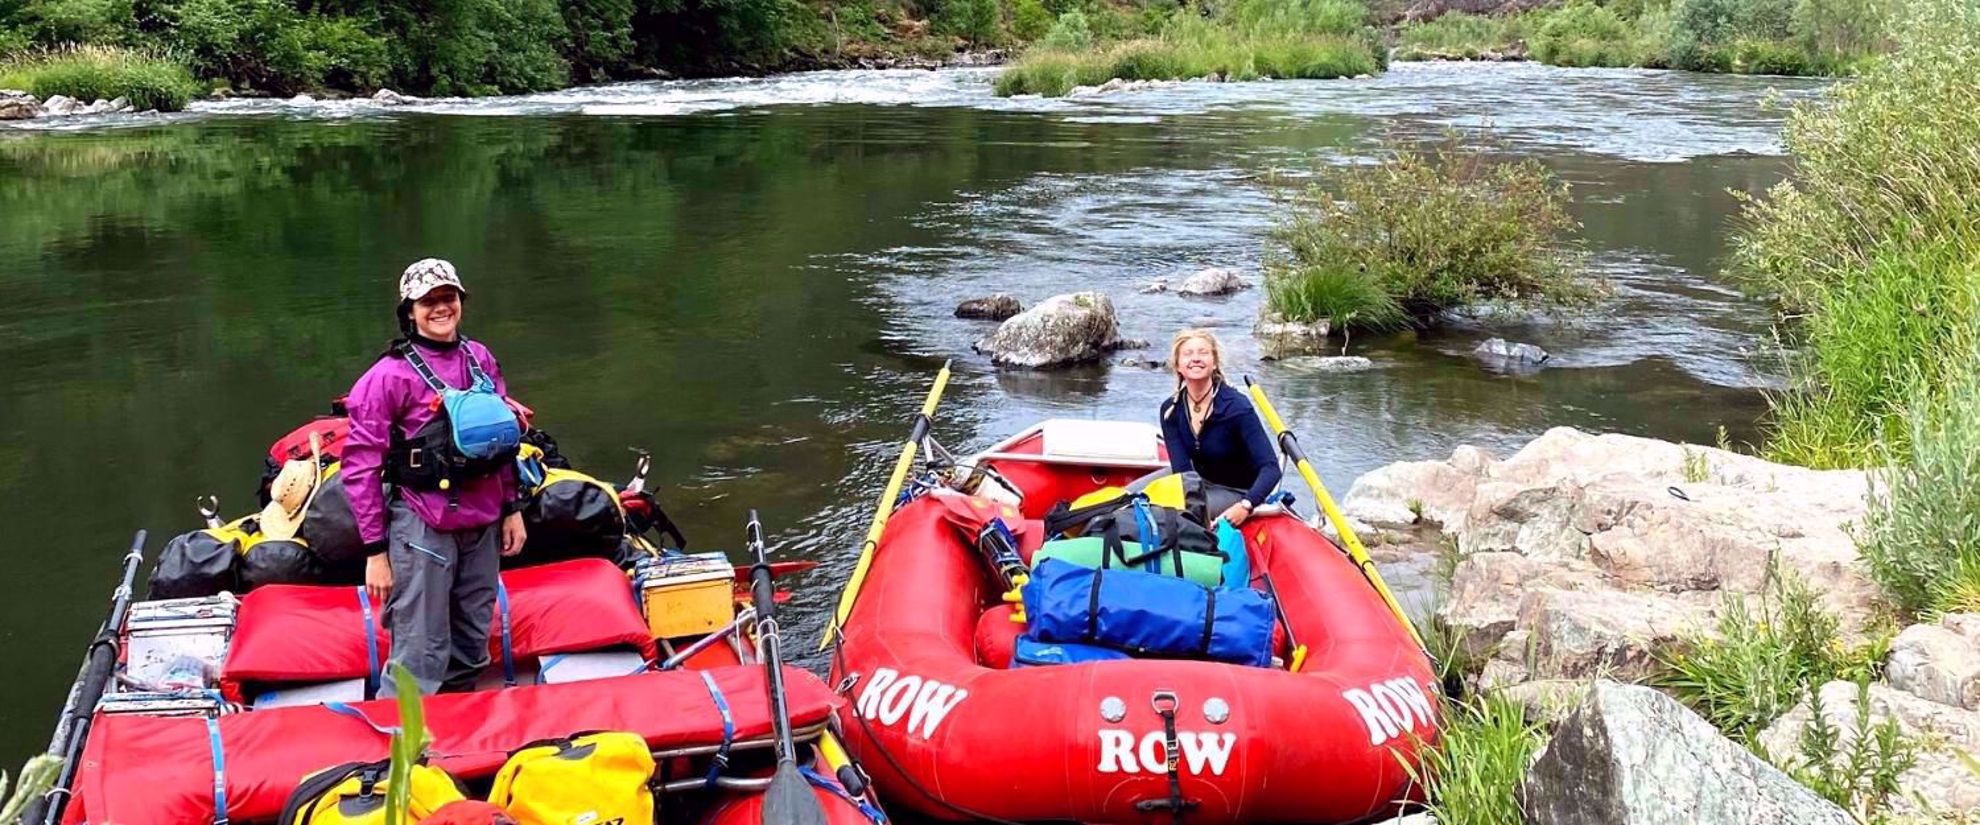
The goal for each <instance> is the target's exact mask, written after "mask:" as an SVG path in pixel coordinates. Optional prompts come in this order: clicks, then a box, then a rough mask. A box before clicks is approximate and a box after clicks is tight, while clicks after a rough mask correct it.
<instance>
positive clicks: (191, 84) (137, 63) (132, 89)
mask: <svg viewBox="0 0 1980 825" xmlns="http://www.w3.org/2000/svg"><path fill="white" fill-rule="evenodd" d="M0 89H19V90H21V91H25V92H30V93H32V94H34V95H35V96H37V97H44V98H45V97H48V96H50V95H68V96H69V97H73V98H76V99H78V100H81V101H82V102H84V103H89V102H92V101H96V100H114V99H116V98H119V97H121V98H125V99H127V100H129V101H130V103H131V107H132V108H134V109H137V110H139V111H143V110H145V109H157V110H159V111H161V112H172V111H177V110H179V109H183V108H185V107H186V103H187V102H188V101H190V100H191V99H192V97H193V96H194V95H196V94H199V92H200V86H199V83H198V82H196V81H194V80H193V76H192V73H191V72H189V71H187V70H186V67H184V66H182V65H180V64H179V63H177V62H176V61H173V60H171V59H169V58H165V57H160V56H157V55H153V54H148V53H145V52H141V51H136V50H132V49H123V48H118V47H115V46H72V47H67V48H58V49H46V50H32V51H22V52H20V53H18V54H15V55H14V56H12V57H7V58H0Z"/></svg>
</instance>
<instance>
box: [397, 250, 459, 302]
mask: <svg viewBox="0 0 1980 825" xmlns="http://www.w3.org/2000/svg"><path fill="white" fill-rule="evenodd" d="M442 286H451V287H453V288H455V289H458V290H460V291H461V294H462V295H466V294H467V287H464V286H461V276H460V275H458V274H455V272H454V265H453V264H450V263H447V262H446V261H443V260H440V259H439V258H424V259H421V260H419V261H416V262H414V263H413V265H412V266H409V267H406V272H405V274H404V275H400V276H399V297H400V298H402V299H405V300H408V301H417V300H419V299H420V298H423V297H425V296H426V293H428V292H432V291H433V289H434V287H442Z"/></svg>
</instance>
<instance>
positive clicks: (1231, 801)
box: [831, 419, 1438, 825]
mask: <svg viewBox="0 0 1980 825" xmlns="http://www.w3.org/2000/svg"><path fill="white" fill-rule="evenodd" d="M924 421H925V419H924ZM924 426H925V425H924ZM922 431H923V430H921V429H919V428H918V430H917V432H922ZM956 466H958V467H960V468H963V469H974V470H976V471H977V476H978V478H977V479H976V481H978V482H980V483H978V484H974V485H972V486H974V487H975V489H976V490H977V491H979V493H981V494H978V495H968V494H964V493H962V492H959V491H957V490H955V489H950V488H949V487H948V486H945V485H943V484H942V483H941V482H939V481H938V482H932V483H929V484H924V485H922V489H924V490H926V492H923V493H921V494H919V495H917V496H914V497H912V498H911V500H908V501H907V502H906V503H905V504H902V505H901V506H899V507H898V508H897V509H895V510H894V511H893V512H892V514H891V516H890V517H889V518H888V520H887V522H886V526H885V531H884V533H883V534H882V535H881V537H880V539H879V541H878V543H877V546H876V547H875V548H874V550H873V552H872V555H871V559H870V567H868V568H867V569H866V573H865V576H864V580H863V584H860V585H859V586H858V588H857V592H856V593H855V594H849V597H852V596H856V599H854V600H853V601H852V607H851V611H850V613H847V614H845V617H844V621H843V625H842V630H841V632H840V633H839V634H838V635H837V642H836V650H835V651H834V652H833V655H832V658H831V661H832V679H833V684H835V685H838V686H840V687H841V690H842V691H843V692H845V693H846V694H847V697H848V698H849V699H851V700H852V701H851V703H850V704H849V705H847V706H846V707H845V708H843V709H842V710H841V711H840V713H841V714H842V715H843V719H844V727H845V729H846V730H847V734H848V738H849V743H850V747H851V749H852V750H853V752H854V754H855V756H857V757H858V759H859V760H860V762H861V764H862V765H864V766H865V767H866V769H867V770H869V771H870V772H872V774H873V777H874V782H875V786H876V787H877V788H878V789H879V790H880V792H882V793H883V794H885V795H886V797H887V799H888V802H889V805H890V806H896V807H898V806H902V805H904V806H906V807H908V808H911V809H913V810H915V811H917V812H920V813H924V814H927V815H930V816H935V817H940V818H944V819H958V820H960V819H992V818H994V819H997V820H1016V821H1044V820H1058V821H1078V822H1094V823H1114V822H1120V823H1150V822H1158V823H1159V822H1176V823H1192V824H1194V825H1223V823H1239V822H1308V823H1346V822H1356V821H1361V820H1364V819H1368V818H1370V817H1371V816H1373V815H1375V814H1377V813H1378V812H1384V811H1394V810H1395V809H1396V807H1397V805H1398V803H1400V802H1402V801H1405V800H1410V799H1413V798H1414V797H1415V796H1416V794H1417V790H1416V789H1415V788H1414V787H1412V785H1411V782H1410V779H1409V774H1408V771H1407V770H1406V769H1405V765H1406V764H1408V763H1413V762H1414V760H1415V759H1416V754H1417V752H1418V749H1419V748H1422V747H1425V746H1427V745H1429V744H1432V743H1433V742H1434V740H1435V738H1436V735H1437V729H1438V710H1437V707H1438V706H1437V702H1436V696H1437V683H1436V680H1435V677H1434V676H1433V670H1432V668H1431V665H1430V662H1429V661H1428V659H1427V657H1426V656H1425V654H1424V653H1423V652H1422V650H1421V648H1420V647H1419V646H1418V644H1417V643H1416V642H1415V641H1414V640H1413V637H1412V634H1411V631H1410V630H1409V629H1408V627H1407V626H1406V625H1404V624H1403V623H1402V622H1399V621H1398V620H1397V617H1396V615H1395V614H1394V613H1393V612H1392V611H1391V609H1390V607H1389V605H1388V604H1387V603H1386V602H1385V601H1384V598H1383V596H1382V595H1381V594H1380V593H1378V591H1377V590H1376V589H1375V588H1373V587H1371V581H1370V579H1368V578H1366V577H1364V575H1363V573H1362V571H1361V570H1360V569H1359V568H1358V567H1357V565H1356V564H1355V563H1354V562H1353V561H1351V560H1350V559H1349V558H1348V556H1347V555H1345V554H1344V553H1343V551H1342V550H1341V548H1339V547H1337V546H1336V545H1335V544H1334V543H1333V542H1331V541H1330V540H1328V539H1327V538H1326V537H1325V536H1323V535H1322V534H1321V533H1320V532H1319V531H1317V530H1316V529H1314V527H1313V526H1311V525H1309V524H1308V523H1307V522H1305V521H1302V520H1301V519H1300V518H1298V517H1297V516H1296V515H1294V514H1293V513H1292V512H1291V511H1289V510H1287V509H1285V508H1284V507H1281V506H1267V507H1261V508H1259V509H1258V510H1257V512H1256V513H1255V514H1254V515H1253V516H1252V517H1251V518H1249V519H1248V520H1247V521H1246V522H1245V523H1244V525H1243V526H1242V528H1241V532H1242V534H1243V541H1244V545H1245V549H1246V551H1247V553H1248V555H1249V559H1250V567H1251V571H1252V572H1251V579H1252V580H1251V584H1252V585H1253V586H1254V587H1259V588H1261V589H1268V590H1269V592H1271V593H1275V594H1276V596H1277V597H1278V599H1277V601H1278V604H1279V606H1280V607H1281V608H1282V611H1283V615H1282V620H1281V623H1280V626H1279V627H1278V629H1277V630H1276V632H1277V634H1278V635H1279V637H1280V639H1279V642H1278V643H1277V645H1276V646H1275V649H1274V651H1273V652H1274V666H1272V667H1247V666H1241V665H1234V664H1224V663H1219V662H1210V661H1191V660H1182V659H1150V658H1135V659H1125V660H1118V661H1099V662H1086V663H1081V664H1063V665H1050V666H1031V667H1017V668H1013V667H1012V666H1011V661H1012V653H1011V651H1012V647H1013V645H1014V643H1015V640H1016V638H1017V637H1018V635H1019V634H1020V633H1021V632H1023V631H1024V625H1022V624H1020V623H1019V622H1017V621H1014V620H1013V605H1011V604H1009V603H1008V602H1007V600H1006V599H1005V598H1004V594H1003V592H1002V590H1001V586H1000V583H999V582H998V581H997V580H996V579H995V578H994V576H993V574H992V572H991V571H990V569H989V565H988V564H987V563H986V562H985V560H984V558H983V556H982V555H981V554H980V553H979V552H978V549H977V546H976V543H975V542H976V538H977V536H978V535H979V531H980V530H981V529H982V528H983V526H984V524H986V523H987V522H988V521H989V520H990V519H992V518H1000V519H1002V520H1003V521H1004V522H1005V524H1006V525H1007V526H1008V527H1010V528H1011V529H1012V532H1013V533H1015V534H1016V536H1017V538H1018V543H1019V550H1020V553H1021V554H1022V555H1023V556H1024V558H1025V560H1026V561H1027V562H1029V560H1030V558H1031V554H1033V553H1034V552H1036V551H1037V550H1038V548H1039V547H1040V545H1041V543H1042V542H1044V541H1045V539H1046V538H1047V537H1046V536H1045V534H1044V527H1043V524H1042V521H1041V520H1042V519H1043V517H1044V516H1045V515H1046V514H1047V513H1048V511H1050V510H1051V509H1052V508H1053V507H1054V506H1055V505H1058V504H1060V503H1062V502H1070V501H1072V500H1074V499H1077V498H1079V497H1080V496H1082V495H1083V494H1086V493H1089V492H1092V491H1094V490H1097V489H1099V488H1103V487H1109V486H1118V487H1131V486H1133V485H1136V483H1137V481H1138V480H1140V481H1142V482H1143V483H1145V481H1146V477H1147V476H1149V475H1150V474H1153V473H1160V472H1165V471H1166V469H1167V466H1168V465H1167V461H1166V458H1165V457H1164V453H1163V452H1162V448H1161V444H1160V436H1159V433H1158V432H1157V431H1156V430H1155V428H1153V427H1152V426H1147V425H1142V424H1134V423H1112V422H1092V421H1049V422H1046V423H1044V424H1042V425H1039V426H1035V427H1033V428H1031V429H1028V430H1026V431H1024V432H1021V433H1019V434H1017V435H1015V436H1012V437H1011V438H1009V439H1007V440H1005V441H1004V442H1002V443H1000V444H998V445H996V446H995V447H993V448H991V449H990V450H989V451H987V452H985V453H982V454H979V455H976V456H973V457H970V458H968V459H966V460H963V461H961V462H958V463H957V465H956ZM929 487H933V489H927V488H929ZM1268 579H1269V582H1268V581H1267V580H1268ZM1227 586H1228V585H1227ZM1095 589H1096V591H1097V590H1098V586H1097V585H1096V586H1095ZM1206 634H1207V631H1206ZM1295 645H1296V646H1297V647H1298V648H1304V651H1305V653H1304V656H1303V658H1301V657H1299V656H1298V655H1296V654H1295V652H1294V651H1295Z"/></svg>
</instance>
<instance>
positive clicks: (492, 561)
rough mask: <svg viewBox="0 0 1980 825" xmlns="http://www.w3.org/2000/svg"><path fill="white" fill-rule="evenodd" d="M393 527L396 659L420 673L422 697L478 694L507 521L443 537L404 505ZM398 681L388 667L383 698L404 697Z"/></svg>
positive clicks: (389, 613)
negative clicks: (442, 693)
mask: <svg viewBox="0 0 1980 825" xmlns="http://www.w3.org/2000/svg"><path fill="white" fill-rule="evenodd" d="M391 522H392V527H391V534H390V544H389V545H388V547H389V549H388V550H387V551H386V555H387V557H388V558H390V559H391V562H392V596H391V598H390V600H389V601H388V602H387V604H386V608H385V621H386V626H387V627H390V628H391V629H392V661H393V662H394V663H396V664H402V665H405V667H406V670H408V671H411V672H412V675H413V679H414V680H415V681H417V682H419V692H420V693H427V694H430V693H434V692H437V691H439V690H442V689H446V690H467V689H470V688H472V687H473V686H474V681H475V677H476V676H478V675H479V674H480V673H481V671H482V669H483V668H486V667H488V625H489V622H490V620H491V619H492V618H493V617H494V615H495V587H496V584H497V582H498V581H499V580H500V579H499V577H498V576H499V573H500V572H501V558H500V554H501V541H502V530H501V522H499V521H498V522H496V523H494V524H490V525H488V526H487V527H477V528H474V529H472V530H457V531H454V532H451V533H449V532H442V531H439V530H435V529H433V528H432V527H429V526H427V524H426V522H425V521H422V520H421V519H420V517H419V515H418V514H416V513H414V512H413V511H412V509H411V508H408V507H407V506H406V505H405V504H404V503H403V502H399V501H396V500H395V501H393V502H392V505H391ZM392 682H393V680H392V674H391V671H390V670H389V669H387V671H386V673H385V675H384V680H383V683H382V684H381V685H380V686H379V693H378V695H379V696H380V697H389V696H396V695H398V694H397V690H396V686H395V685H393V683H392Z"/></svg>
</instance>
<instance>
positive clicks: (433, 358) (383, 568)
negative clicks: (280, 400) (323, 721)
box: [343, 258, 523, 696]
mask: <svg viewBox="0 0 1980 825" xmlns="http://www.w3.org/2000/svg"><path fill="white" fill-rule="evenodd" d="M399 298H400V301H399V307H398V316H399V330H400V334H401V337H400V338H399V339H397V340H395V341H393V342H392V345H391V346H390V347H389V348H387V350H386V352H385V353H384V354H383V355H381V356H380V357H379V359H378V362H377V363H375V364H372V365H371V369H369V370H366V371H365V373H364V376H363V377H361V378H359V379H358V380H357V384H356V385H354V386H352V387H351V393H350V398H349V400H348V401H347V404H348V406H349V409H350V415H351V435H350V440H349V441H348V442H347V443H346V444H345V447H344V457H343V464H344V466H343V476H344V488H345V491H346V492H347V493H348V494H349V495H350V500H351V511H352V512H353V514H355V515H356V517H357V523H358V533H359V536H360V537H361V538H362V539H363V540H364V542H365V551H366V555H367V556H368V558H367V559H366V562H365V575H364V581H365V586H364V591H365V596H366V598H367V600H368V601H369V602H370V603H371V604H377V605H382V606H383V608H384V613H385V622H386V626H388V627H390V628H391V631H392V659H391V660H392V661H393V662H395V663H399V664H403V665H405V667H406V670H408V671H409V672H411V673H412V675H413V677H414V678H415V679H416V680H417V681H418V683H419V684H418V686H417V688H418V690H419V692H421V693H433V692H435V691H439V690H449V691H452V690H468V689H471V688H472V687H473V685H474V681H475V678H476V676H477V675H478V674H479V673H480V672H481V670H482V669H483V668H485V667H487V666H488V625H489V621H490V619H491V617H492V615H493V613H494V602H495V591H496V585H497V583H498V579H497V573H498V572H499V569H500V560H499V559H498V558H497V556H496V554H497V553H500V554H501V555H503V556H512V555H515V554H516V553H518V552H520V551H521V550H522V546H523V521H522V514H521V512H520V505H519V503H518V500H517V483H516V469H515V461H514V460H513V456H514V453H513V451H511V452H509V453H508V454H507V456H505V457H504V456H495V457H486V458H483V459H479V460H474V461H465V460H463V459H462V455H463V454H462V453H461V452H460V451H459V449H458V448H456V447H455V446H454V445H455V443H456V441H455V439H454V437H453V436H452V434H450V433H449V428H448V426H447V423H448V422H447V421H446V420H445V416H446V415H447V414H446V413H445V412H443V410H442V407H441V397H440V393H439V391H438V389H437V387H445V388H449V389H452V390H472V389H474V388H475V387H476V386H477V385H479V386H480V387H481V388H482V389H483V390H488V389H491V385H492V391H493V392H494V393H497V394H499V395H500V396H501V397H502V398H504V399H506V398H507V396H508V389H507V387H506V385H504V384H503V382H502V371H501V367H500V365H498V364H496V362H495V356H493V355H491V354H489V352H488V348H487V347H484V346H482V345H481V344H480V343H479V342H476V341H470V340H468V339H466V338H464V337H462V336H461V334H460V326H461V313H462V310H463V308H464V305H465V303H466V300H465V299H466V298H467V290H466V289H465V288H463V287H462V286H461V279H460V276H459V275H457V274H456V273H455V272H454V267H453V265H452V264H450V263H448V262H446V261H443V260H439V259H436V258H427V259H425V260H422V261H419V262H417V263H415V264H413V265H412V266H410V267H407V268H406V271H405V274H404V275H402V276H400V278H399ZM518 426H519V427H520V425H518ZM518 431H519V430H518ZM388 485H389V486H388ZM369 606H370V605H367V607H369ZM381 675H382V677H383V678H382V683H381V684H379V685H378V686H377V687H378V688H379V691H378V694H379V695H380V696H392V695H396V690H397V688H398V686H397V685H394V684H393V683H392V679H391V676H390V673H389V672H387V673H385V674H381Z"/></svg>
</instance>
